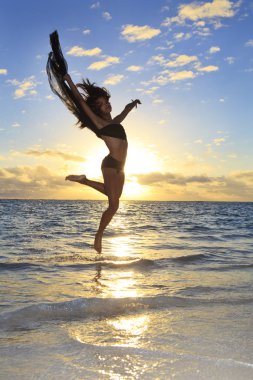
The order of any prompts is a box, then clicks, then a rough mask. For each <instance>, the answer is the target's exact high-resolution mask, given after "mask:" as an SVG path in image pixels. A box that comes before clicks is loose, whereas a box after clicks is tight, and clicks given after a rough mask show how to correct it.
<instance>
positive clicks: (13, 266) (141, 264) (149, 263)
mask: <svg viewBox="0 0 253 380" xmlns="http://www.w3.org/2000/svg"><path fill="white" fill-rule="evenodd" d="M80 260H82V262H81V261H80ZM84 260H85V258H84V257H80V256H78V257H77V258H75V256H74V257H72V258H71V260H70V257H66V258H61V259H60V260H58V259H57V261H56V259H55V258H54V259H53V260H52V261H51V262H50V260H48V259H46V260H44V261H42V263H40V262H39V263H31V262H6V263H0V271H1V270H7V271H18V270H21V271H22V270H30V271H53V270H54V269H60V270H64V269H65V270H69V269H73V270H75V271H82V270H89V269H93V270H97V267H100V268H109V269H119V270H120V269H128V268H131V269H136V270H148V269H152V267H157V264H156V262H155V261H153V260H148V259H135V260H133V258H131V259H129V260H125V259H124V260H122V258H121V261H115V260H92V261H90V260H88V259H87V261H86V262H84ZM75 261H77V262H75ZM49 264H50V265H49Z"/></svg>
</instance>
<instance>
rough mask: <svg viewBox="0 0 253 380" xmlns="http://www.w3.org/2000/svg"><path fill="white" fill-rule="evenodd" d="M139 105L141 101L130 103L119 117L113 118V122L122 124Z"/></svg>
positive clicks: (136, 100)
mask: <svg viewBox="0 0 253 380" xmlns="http://www.w3.org/2000/svg"><path fill="white" fill-rule="evenodd" d="M137 104H141V102H140V100H139V99H135V100H132V101H131V103H128V104H127V105H126V106H125V108H124V109H123V111H122V112H121V113H120V114H119V115H118V116H116V117H114V118H113V122H115V123H121V122H122V121H123V120H124V119H125V117H126V116H127V115H128V114H129V112H130V111H132V109H133V108H134V107H135V108H137Z"/></svg>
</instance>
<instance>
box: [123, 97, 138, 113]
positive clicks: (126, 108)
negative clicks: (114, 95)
mask: <svg viewBox="0 0 253 380" xmlns="http://www.w3.org/2000/svg"><path fill="white" fill-rule="evenodd" d="M137 104H141V102H140V100H139V99H135V100H132V101H131V103H128V104H127V105H126V107H125V111H126V112H130V111H131V110H132V109H133V108H134V107H135V108H137Z"/></svg>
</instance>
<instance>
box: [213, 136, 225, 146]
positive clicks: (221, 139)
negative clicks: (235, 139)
mask: <svg viewBox="0 0 253 380" xmlns="http://www.w3.org/2000/svg"><path fill="white" fill-rule="evenodd" d="M223 142H225V138H224V137H219V138H216V139H214V140H213V143H214V144H215V145H216V146H220V145H221V143H223Z"/></svg>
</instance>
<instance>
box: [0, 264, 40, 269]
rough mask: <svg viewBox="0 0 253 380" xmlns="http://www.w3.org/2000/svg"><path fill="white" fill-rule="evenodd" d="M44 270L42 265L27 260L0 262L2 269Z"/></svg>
mask: <svg viewBox="0 0 253 380" xmlns="http://www.w3.org/2000/svg"><path fill="white" fill-rule="evenodd" d="M25 269H30V270H31V269H34V270H43V269H42V267H41V265H38V264H32V263H27V262H13V263H10V262H9V263H0V270H25Z"/></svg>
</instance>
